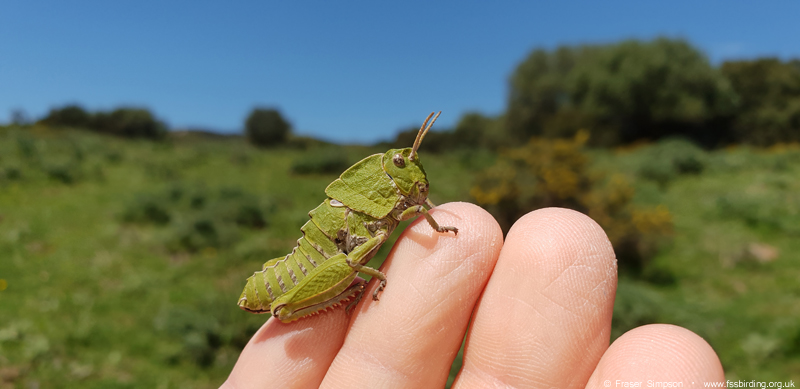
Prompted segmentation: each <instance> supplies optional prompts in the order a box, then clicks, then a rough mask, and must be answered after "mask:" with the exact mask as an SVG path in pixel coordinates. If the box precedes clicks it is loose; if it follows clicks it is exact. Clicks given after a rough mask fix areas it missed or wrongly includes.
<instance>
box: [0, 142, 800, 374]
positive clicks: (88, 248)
mask: <svg viewBox="0 0 800 389" xmlns="http://www.w3.org/2000/svg"><path fill="white" fill-rule="evenodd" d="M662 149H664V150H662ZM380 151H384V150H377V149H371V148H368V147H355V146H353V147H337V148H334V149H314V150H306V151H304V150H299V149H294V150H266V151H265V150H257V149H254V148H252V147H251V146H249V145H247V144H245V143H244V142H243V141H242V140H241V139H237V138H232V139H204V138H202V137H201V138H196V137H183V138H180V139H174V140H172V141H167V142H161V143H154V142H147V141H130V140H121V139H116V138H109V137H103V136H99V135H95V134H87V133H83V132H78V131H51V130H47V129H43V128H33V129H17V128H0V279H2V280H5V283H3V281H0V289H3V286H4V285H5V289H4V290H2V291H0V312H1V313H0V387H4V386H9V387H14V386H27V385H30V384H34V383H38V384H39V385H41V386H42V387H51V386H70V385H71V387H81V388H83V387H98V388H100V387H102V388H115V387H119V388H127V387H161V388H173V387H193V388H194V387H209V388H211V387H217V386H218V385H219V384H220V383H221V382H222V381H223V380H224V379H225V377H226V376H227V374H228V373H229V372H230V369H231V367H232V366H233V363H234V362H235V360H236V358H237V356H238V353H239V351H240V350H241V348H242V347H243V345H244V344H245V343H246V342H247V340H248V339H249V337H250V336H251V335H252V334H253V332H254V331H255V330H256V329H257V328H258V327H259V326H260V324H261V323H263V321H264V320H266V316H258V315H251V314H247V313H245V312H243V311H241V310H240V309H239V308H238V307H237V306H236V305H235V300H236V298H237V297H238V295H239V293H240V292H241V287H242V285H243V283H244V279H245V278H246V277H247V275H249V274H251V273H252V272H253V270H254V269H258V268H259V267H260V266H261V264H262V263H263V262H264V261H265V260H266V259H269V258H273V257H276V256H278V255H282V254H285V253H287V252H288V251H289V250H290V249H291V247H292V246H293V245H294V243H295V240H296V239H297V238H298V237H299V236H300V230H299V228H300V226H301V225H302V224H303V223H304V222H305V221H306V220H307V217H308V216H307V212H308V211H309V210H310V209H312V208H314V207H315V206H316V205H318V204H319V203H320V202H321V201H322V200H323V198H324V188H325V186H326V185H327V184H328V183H330V181H331V180H333V179H334V178H335V177H336V176H337V174H335V173H326V174H303V175H301V174H293V173H292V168H293V166H294V167H295V168H296V169H297V168H298V167H299V166H301V165H302V164H300V161H302V162H305V164H306V165H305V166H306V167H305V168H300V170H301V171H304V170H303V169H306V171H307V170H309V168H308V165H309V164H311V165H312V167H311V168H310V170H314V169H318V170H325V169H322V168H317V167H315V166H321V165H325V164H332V166H337V164H342V163H345V164H350V163H353V162H355V161H357V160H359V159H360V158H363V157H364V156H366V155H369V154H371V153H374V152H380ZM670 152H673V151H670V147H669V145H666V146H665V145H664V144H659V145H649V146H642V147H639V148H634V149H627V150H618V151H616V152H611V151H596V152H593V159H594V161H595V165H596V168H597V169H598V170H603V171H618V172H622V173H623V174H625V175H627V176H628V177H629V178H630V179H631V180H633V182H634V183H635V187H636V190H637V197H636V201H637V202H639V203H641V204H648V205H653V204H664V205H666V206H667V207H668V208H669V210H670V211H671V213H672V215H673V220H674V222H675V233H674V236H673V238H672V243H671V244H670V245H668V246H665V247H664V248H663V249H662V250H660V251H659V252H658V254H657V256H656V257H655V258H653V259H652V261H651V263H650V264H649V265H648V268H647V270H646V272H645V274H644V275H626V274H623V275H622V276H621V281H620V288H619V292H618V297H617V304H616V307H615V323H614V332H613V335H614V336H615V337H616V336H619V335H620V334H621V333H622V332H624V331H625V330H627V329H630V328H632V327H634V326H637V325H641V324H645V323H650V322H668V323H675V324H679V325H683V326H686V327H688V328H689V329H691V330H693V331H695V332H697V333H699V334H700V335H702V336H703V337H704V338H706V339H707V340H708V341H709V342H710V343H711V344H712V346H714V348H715V349H716V350H717V352H718V353H719V354H720V357H721V359H722V362H723V364H724V365H725V368H726V371H727V374H728V375H729V377H730V378H741V379H748V380H749V379H757V380H783V381H785V380H788V379H790V378H793V379H795V380H798V379H800V324H799V323H800V320H798V319H800V304H798V299H797V296H798V294H800V254H799V253H800V239H798V235H800V197H799V196H800V195H799V193H800V180H798V179H797V177H800V151H799V150H797V149H791V148H788V149H781V150H778V149H776V150H771V151H753V150H748V149H733V150H724V151H718V152H714V153H705V152H702V151H692V153H694V154H692V155H693V157H692V158H694V159H695V160H696V161H695V162H692V163H699V164H700V166H701V168H699V169H696V168H695V169H682V168H675V166H681V165H680V164H679V163H678V164H673V165H669V164H668V165H663V161H667V160H669V158H663V157H659V156H663V155H665V154H664V153H666V154H668V153H670ZM678 154H680V155H683V154H685V153H683V152H680V153H678ZM342 156H344V157H342ZM342 158H344V162H342ZM423 158H424V163H425V167H426V170H427V171H428V174H429V178H430V181H431V183H432V189H431V190H432V199H433V200H434V201H435V202H439V203H441V202H447V201H457V200H463V201H469V195H468V193H469V188H470V185H471V184H472V177H473V174H474V172H475V171H477V170H478V169H480V168H482V167H484V166H487V165H488V164H489V163H491V160H492V155H490V154H483V153H479V154H471V153H465V152H458V153H456V152H454V153H450V154H444V155H424V156H423ZM690 165H691V163H690ZM397 235H398V234H397V233H396V234H395V235H394V237H393V239H394V238H396V236H397ZM391 243H393V241H391V242H390V244H387V245H385V246H384V248H383V249H382V252H381V253H379V254H378V255H377V256H376V259H377V260H380V259H382V258H383V257H384V256H385V254H386V253H387V252H388V249H389V248H390V247H391Z"/></svg>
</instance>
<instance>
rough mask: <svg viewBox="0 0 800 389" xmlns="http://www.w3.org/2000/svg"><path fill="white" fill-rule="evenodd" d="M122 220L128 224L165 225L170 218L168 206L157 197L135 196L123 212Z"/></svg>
mask: <svg viewBox="0 0 800 389" xmlns="http://www.w3.org/2000/svg"><path fill="white" fill-rule="evenodd" d="M122 219H123V220H124V221H126V222H128V223H140V224H154V225H165V224H167V223H169V222H170V220H171V219H172V217H171V216H170V212H169V204H168V202H167V201H165V200H164V199H162V198H160V197H158V196H152V195H144V196H136V197H135V199H134V200H133V201H132V203H131V204H129V205H128V206H127V207H126V209H125V210H124V211H123V214H122Z"/></svg>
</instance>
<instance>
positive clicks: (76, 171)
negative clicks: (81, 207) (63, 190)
mask: <svg viewBox="0 0 800 389" xmlns="http://www.w3.org/2000/svg"><path fill="white" fill-rule="evenodd" d="M44 170H45V173H46V174H47V177H49V178H50V179H51V180H54V181H58V182H60V183H62V184H67V185H71V184H74V183H76V182H77V181H78V180H79V179H80V178H81V176H82V174H81V171H80V166H78V165H76V164H58V165H51V166H48V167H46V168H45V169H44Z"/></svg>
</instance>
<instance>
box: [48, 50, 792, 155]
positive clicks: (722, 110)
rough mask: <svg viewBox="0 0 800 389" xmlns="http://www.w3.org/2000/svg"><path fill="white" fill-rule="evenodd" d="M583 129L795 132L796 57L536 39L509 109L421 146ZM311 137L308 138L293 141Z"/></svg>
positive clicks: (766, 140) (281, 124) (622, 138)
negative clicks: (551, 44) (712, 55)
mask: <svg viewBox="0 0 800 389" xmlns="http://www.w3.org/2000/svg"><path fill="white" fill-rule="evenodd" d="M39 122H40V123H42V124H45V125H48V126H53V127H81V128H88V129H92V130H95V131H98V132H104V133H110V134H114V135H120V136H124V137H142V138H152V139H159V138H162V137H164V136H165V134H166V132H167V126H166V125H165V124H164V123H163V122H161V121H159V120H157V119H156V118H155V116H154V115H153V114H152V113H151V112H150V111H148V110H146V109H142V108H119V109H116V110H113V111H110V112H105V111H99V112H93V113H92V112H87V111H86V110H84V109H83V108H82V107H80V106H77V105H68V106H65V107H61V108H55V109H52V110H51V111H50V112H49V113H48V115H47V116H46V117H44V118H42V119H41V120H40V121H39ZM243 124H244V133H245V135H246V137H247V139H248V140H249V141H250V142H251V143H253V144H254V145H256V146H259V147H273V146H281V145H285V144H287V143H292V141H293V140H294V141H297V140H298V139H300V138H297V137H294V136H293V135H292V126H291V123H289V121H287V120H286V119H285V118H284V117H283V115H282V114H281V113H280V111H278V110H277V109H275V108H254V109H253V110H252V111H251V112H250V114H249V115H248V117H247V118H246V119H245V122H244V123H243ZM581 130H583V131H587V132H588V133H589V135H590V136H589V144H590V145H593V146H617V145H622V144H629V143H633V142H637V141H654V140H658V139H661V138H666V137H675V136H679V137H684V138H688V139H691V140H693V141H694V142H696V143H698V144H701V145H703V146H706V147H717V146H722V145H727V144H751V145H756V146H769V145H773V144H776V143H785V142H798V141H800V60H789V61H782V60H779V59H776V58H758V59H753V60H738V61H727V62H724V63H722V64H721V65H720V66H712V65H711V63H710V62H709V61H708V59H707V58H706V56H705V55H704V54H703V52H702V51H700V50H699V49H697V48H696V47H693V46H692V45H691V44H690V43H688V42H687V41H684V40H680V39H668V38H659V39H655V40H652V41H639V40H627V41H622V42H619V43H614V44H606V45H579V46H562V47H559V48H556V49H554V50H545V49H537V50H534V51H532V52H531V53H530V54H529V55H528V56H527V58H525V59H524V60H523V61H522V62H521V63H520V64H519V65H518V66H517V67H516V68H515V69H514V71H513V73H512V74H511V76H510V78H509V92H508V101H507V107H506V109H505V112H503V113H502V114H501V115H498V116H495V117H490V116H485V115H482V114H480V113H477V112H472V113H467V114H466V115H464V116H462V117H461V119H460V120H459V122H458V124H457V125H456V126H455V127H454V128H452V129H449V130H445V131H438V132H433V133H431V134H429V135H428V138H427V139H426V142H425V144H423V146H422V147H423V149H425V150H426V151H429V152H436V151H443V150H446V149H454V148H475V147H482V148H489V149H497V148H499V147H505V146H513V145H519V144H524V143H525V142H527V141H528V140H529V139H530V138H531V137H544V138H570V137H573V136H574V135H575V134H576V133H578V131H581ZM416 132H417V129H416V128H410V129H408V130H406V131H402V132H400V133H399V134H398V135H397V137H396V138H395V139H394V140H393V141H391V142H388V143H389V144H390V145H393V146H406V145H408V144H410V143H411V142H410V141H413V139H414V136H415V135H416ZM308 142H313V140H312V139H300V142H299V143H303V144H306V143H308ZM295 143H297V142H295Z"/></svg>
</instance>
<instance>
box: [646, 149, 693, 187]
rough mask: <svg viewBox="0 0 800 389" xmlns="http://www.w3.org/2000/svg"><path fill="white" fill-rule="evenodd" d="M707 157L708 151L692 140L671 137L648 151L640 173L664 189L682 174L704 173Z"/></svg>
mask: <svg viewBox="0 0 800 389" xmlns="http://www.w3.org/2000/svg"><path fill="white" fill-rule="evenodd" d="M707 159H708V158H707V156H706V152H705V151H704V150H703V149H701V148H700V147H698V146H697V145H695V144H694V143H692V142H691V141H689V140H687V139H683V138H670V139H666V140H663V141H661V142H659V143H658V144H656V145H655V146H654V147H652V148H651V149H650V150H649V151H648V153H647V155H646V159H645V160H644V162H642V165H641V166H640V167H639V172H638V173H639V175H640V176H641V177H642V178H645V179H648V180H652V181H654V182H656V183H657V184H658V185H659V186H660V187H661V188H662V189H663V188H665V187H666V186H667V185H668V184H669V183H670V182H671V181H672V180H674V179H675V178H677V177H678V176H680V175H686V174H700V173H702V172H703V170H705V167H706V165H707V163H708V162H707Z"/></svg>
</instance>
